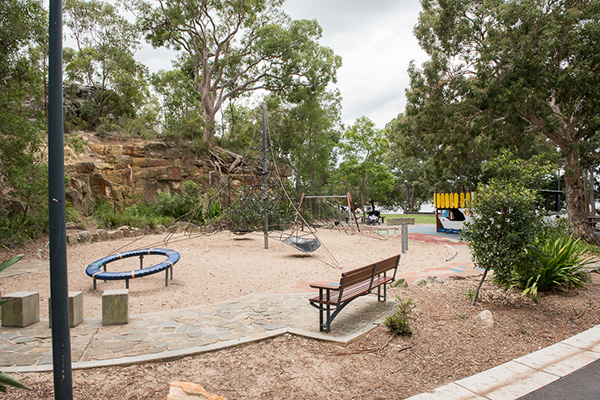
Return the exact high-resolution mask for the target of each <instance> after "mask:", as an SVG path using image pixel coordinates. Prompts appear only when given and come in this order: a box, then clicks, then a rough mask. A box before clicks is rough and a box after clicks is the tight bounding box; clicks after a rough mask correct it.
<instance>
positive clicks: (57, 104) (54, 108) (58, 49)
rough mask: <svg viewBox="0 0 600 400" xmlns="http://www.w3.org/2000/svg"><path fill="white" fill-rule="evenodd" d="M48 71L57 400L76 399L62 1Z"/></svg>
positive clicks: (53, 2)
mask: <svg viewBox="0 0 600 400" xmlns="http://www.w3.org/2000/svg"><path fill="white" fill-rule="evenodd" d="M49 21H50V24H49V53H48V58H49V68H48V204H49V225H50V231H49V233H50V296H51V298H52V304H51V307H52V366H53V371H54V398H55V399H56V400H71V399H73V378H72V374H71V332H70V331H69V300H68V296H69V288H68V281H67V239H66V218H65V164H64V138H63V132H64V122H63V87H62V85H63V80H62V79H63V76H62V0H50V15H49Z"/></svg>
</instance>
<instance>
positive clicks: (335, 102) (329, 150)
mask: <svg viewBox="0 0 600 400" xmlns="http://www.w3.org/2000/svg"><path fill="white" fill-rule="evenodd" d="M340 103H341V97H340V95H339V92H337V91H328V90H325V89H324V88H323V89H322V90H317V91H315V90H311V89H310V88H297V89H296V90H294V91H293V92H292V93H290V94H289V95H288V96H271V97H270V98H269V99H268V101H267V104H268V108H269V132H270V134H271V136H272V137H273V142H274V147H275V151H276V152H277V156H278V157H279V159H280V161H282V162H285V163H286V164H287V165H290V166H291V167H292V168H293V169H294V177H295V186H296V187H297V188H299V189H300V188H302V190H303V191H308V192H310V193H312V194H331V193H330V192H331V190H332V186H333V182H331V179H330V177H331V174H332V170H333V169H334V168H335V165H336V162H337V157H338V152H337V146H338V144H339V142H340V138H341V134H342V123H341V104H340Z"/></svg>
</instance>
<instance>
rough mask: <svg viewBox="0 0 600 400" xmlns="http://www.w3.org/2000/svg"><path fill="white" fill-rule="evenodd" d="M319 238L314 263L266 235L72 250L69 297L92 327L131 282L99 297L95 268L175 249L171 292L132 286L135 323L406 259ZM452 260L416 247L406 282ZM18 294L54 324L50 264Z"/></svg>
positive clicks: (22, 279) (155, 280) (6, 289)
mask: <svg viewBox="0 0 600 400" xmlns="http://www.w3.org/2000/svg"><path fill="white" fill-rule="evenodd" d="M317 235H318V237H319V240H320V241H321V242H322V244H323V245H322V246H321V247H320V248H319V249H318V250H317V251H315V252H314V253H311V254H310V255H309V254H306V253H302V252H300V251H298V250H296V249H295V248H293V247H291V246H289V245H287V244H284V243H282V242H280V241H278V240H275V239H273V238H271V239H270V240H269V248H268V249H265V248H264V237H263V236H262V234H260V233H251V234H247V235H242V236H240V235H233V234H230V233H219V234H215V235H211V236H196V237H193V238H189V237H187V236H183V235H175V236H174V237H172V238H171V239H170V241H169V242H168V243H167V244H164V243H163V240H164V238H165V236H164V235H149V236H144V237H141V238H129V239H123V240H118V241H108V242H98V243H91V244H85V245H84V244H79V245H75V246H69V247H68V250H67V257H68V274H69V290H70V291H83V293H84V317H85V318H86V319H88V318H90V319H92V318H100V317H101V296H102V293H103V292H104V291H105V290H110V289H123V288H125V281H108V282H104V281H98V286H97V290H92V279H91V278H90V277H88V276H87V275H86V274H85V268H86V267H87V265H88V264H90V263H92V262H94V261H96V260H98V259H100V258H102V257H105V256H108V255H110V254H115V253H117V252H119V251H126V250H134V249H140V248H148V247H165V248H169V249H173V250H175V251H178V252H179V253H180V255H181V259H180V261H179V262H178V263H177V264H176V265H175V268H174V277H173V280H172V281H170V283H169V286H167V287H165V285H164V280H165V275H164V273H158V274H155V275H151V276H147V277H143V278H139V279H133V280H130V286H129V288H130V292H129V312H130V315H136V314H145V313H151V312H156V311H165V310H170V309H180V308H187V307H192V306H196V305H201V304H208V303H217V302H221V301H224V300H228V299H232V298H237V297H240V296H244V295H248V294H255V293H275V292H279V293H286V292H291V291H295V292H299V291H300V292H310V291H311V289H310V288H309V287H308V285H307V282H314V281H337V280H338V279H339V277H340V272H341V271H342V270H349V269H352V268H356V267H361V266H363V265H365V264H368V263H372V262H375V261H378V260H381V259H383V258H386V257H389V256H392V255H395V254H398V253H401V240H400V238H396V237H383V236H380V235H377V234H375V233H364V234H355V235H348V234H346V233H343V232H338V231H328V230H319V231H318V233H317ZM452 254H453V251H452V249H450V248H449V247H448V246H445V245H441V244H433V243H425V242H420V241H412V240H411V241H409V251H408V252H407V253H406V254H404V255H403V256H402V258H401V261H400V269H399V271H400V272H399V275H400V276H401V274H402V272H410V271H417V270H420V269H422V268H427V267H432V266H439V265H442V264H443V263H444V262H445V260H446V259H448V258H449V257H450V256H452ZM45 256H46V257H47V254H45ZM164 259H165V257H164V256H146V257H144V265H152V264H153V263H158V262H161V261H163V260H164ZM138 267H139V258H138V257H134V258H130V259H126V260H122V261H118V262H114V263H111V264H109V265H108V270H109V271H117V270H120V271H123V270H130V269H135V268H138ZM17 291H33V292H39V293H40V317H41V318H42V319H47V318H48V296H49V293H50V282H49V275H48V268H47V261H46V262H43V263H42V262H40V261H39V260H31V259H30V260H27V259H23V260H21V261H20V262H19V263H17V264H15V265H13V266H12V267H10V268H9V269H7V270H6V271H4V272H3V273H2V275H0V292H1V293H12V292H17Z"/></svg>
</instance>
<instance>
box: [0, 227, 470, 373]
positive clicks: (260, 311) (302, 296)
mask: <svg viewBox="0 0 600 400" xmlns="http://www.w3.org/2000/svg"><path fill="white" fill-rule="evenodd" d="M411 238H412V237H411ZM414 238H415V239H419V240H422V239H424V237H414ZM433 240H440V241H443V242H444V243H447V244H448V245H451V246H452V247H453V248H454V249H455V256H454V257H453V258H452V259H451V260H449V261H451V262H449V263H446V265H444V266H440V267H437V268H431V269H428V270H424V271H422V272H420V273H419V274H408V275H406V278H407V280H409V282H410V281H412V280H414V279H416V277H425V278H426V277H427V276H429V275H433V276H440V277H445V276H448V275H468V274H472V273H480V271H476V270H475V269H474V268H473V264H472V263H471V262H470V255H469V254H468V251H466V248H465V246H464V245H462V244H459V243H456V242H455V241H454V242H453V241H448V240H446V239H443V238H440V239H433ZM465 251H466V252H465ZM399 275H400V276H401V277H404V276H405V275H402V274H399ZM290 292H293V290H290ZM311 295H314V294H312V293H297V292H296V293H287V294H262V295H249V296H245V297H241V298H238V299H235V300H231V301H227V302H223V303H218V304H209V305H203V306H198V307H192V308H187V309H181V310H173V311H163V312H158V313H152V314H144V315H137V316H131V317H130V321H129V323H128V324H125V325H114V326H102V323H101V320H85V321H84V322H83V323H81V324H80V325H78V326H76V327H75V328H72V329H71V359H72V362H73V368H74V369H77V368H91V367H100V366H107V365H121V364H130V363H137V362H144V361H150V360H157V359H166V358H170V357H180V356H184V355H191V354H197V353H201V352H205V351H211V350H215V349H219V348H224V347H228V346H234V345H239V344H241V343H247V342H252V341H257V340H262V339H266V338H269V337H273V336H277V335H281V334H284V333H292V334H297V335H303V336H307V337H311V338H316V339H322V340H328V341H336V342H340V343H347V342H349V341H351V340H352V339H354V338H356V337H358V336H360V335H362V334H364V333H366V332H367V331H369V330H370V329H372V328H373V327H375V326H376V325H377V324H380V323H382V322H383V320H384V318H385V316H386V315H390V314H391V312H392V310H393V307H394V302H393V301H391V300H392V299H388V302H387V303H380V302H377V301H376V298H375V297H374V296H365V297H362V298H359V299H356V300H354V301H353V302H352V303H350V304H349V305H348V306H347V307H346V309H345V310H344V312H342V313H340V315H339V316H338V317H337V318H336V319H335V321H334V322H333V324H332V330H331V332H330V333H321V332H319V327H318V325H319V324H318V318H319V317H318V311H317V310H315V309H314V308H313V307H311V306H310V304H309V302H308V299H309V297H310V296H311ZM0 367H2V371H3V372H8V373H10V372H27V371H51V370H52V340H51V331H50V328H49V327H48V320H42V321H40V322H38V323H36V324H34V325H31V326H29V327H27V328H6V327H3V328H0Z"/></svg>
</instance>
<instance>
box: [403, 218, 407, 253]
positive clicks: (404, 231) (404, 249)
mask: <svg viewBox="0 0 600 400" xmlns="http://www.w3.org/2000/svg"><path fill="white" fill-rule="evenodd" d="M407 250H408V224H406V223H403V224H402V253H406V251H407Z"/></svg>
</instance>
